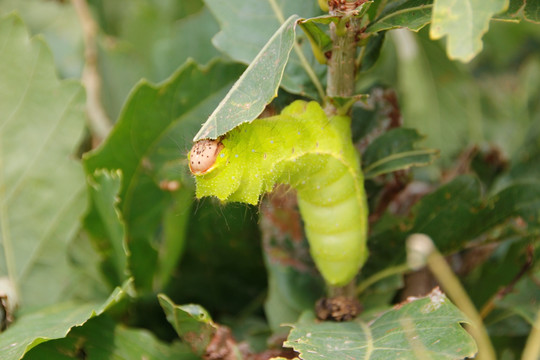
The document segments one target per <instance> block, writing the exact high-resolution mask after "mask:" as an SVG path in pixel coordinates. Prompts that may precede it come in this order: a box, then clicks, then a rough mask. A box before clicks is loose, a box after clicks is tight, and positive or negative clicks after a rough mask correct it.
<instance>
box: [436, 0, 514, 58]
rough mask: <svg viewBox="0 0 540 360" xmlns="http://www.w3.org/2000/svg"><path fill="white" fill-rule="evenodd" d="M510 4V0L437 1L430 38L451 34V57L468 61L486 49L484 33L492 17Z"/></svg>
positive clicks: (448, 42)
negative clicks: (483, 47)
mask: <svg viewBox="0 0 540 360" xmlns="http://www.w3.org/2000/svg"><path fill="white" fill-rule="evenodd" d="M507 7H508V0H484V1H474V0H466V1H461V2H456V1H453V0H435V1H434V6H433V20H432V24H431V28H430V37H431V38H432V39H440V38H442V37H443V36H445V35H448V39H447V45H446V52H447V54H448V57H450V58H451V59H458V60H461V61H463V62H468V61H470V60H471V59H472V58H473V57H474V56H475V55H476V54H478V53H479V52H480V50H482V36H483V35H484V33H485V32H487V30H488V27H489V21H490V20H491V18H492V17H493V16H494V15H495V14H497V13H499V12H502V11H504V10H506V8H507Z"/></svg>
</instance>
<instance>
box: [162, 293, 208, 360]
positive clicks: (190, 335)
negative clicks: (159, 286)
mask: <svg viewBox="0 0 540 360" xmlns="http://www.w3.org/2000/svg"><path fill="white" fill-rule="evenodd" d="M158 299H159V303H160V305H161V307H162V308H163V310H164V311H165V314H166V315H167V320H168V321H169V322H170V323H171V325H172V326H173V327H174V329H175V330H176V332H177V333H178V335H179V336H180V338H181V339H182V340H183V341H184V342H186V343H188V344H189V346H190V347H191V348H192V350H193V352H195V353H196V354H197V355H202V354H204V352H205V351H206V348H207V347H208V344H210V341H211V340H212V338H213V336H214V334H215V333H216V331H217V328H218V327H217V325H216V324H214V322H213V321H212V318H211V317H210V315H209V314H208V312H207V311H206V310H205V309H204V308H203V307H202V306H199V305H194V304H189V305H176V304H174V303H173V302H172V301H171V299H169V298H168V297H167V296H165V295H163V294H161V295H158Z"/></svg>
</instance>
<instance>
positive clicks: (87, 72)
mask: <svg viewBox="0 0 540 360" xmlns="http://www.w3.org/2000/svg"><path fill="white" fill-rule="evenodd" d="M72 2H73V6H74V7H75V11H76V12H77V16H78V18H79V21H80V23H81V27H82V31H83V38H84V69H83V73H82V83H83V85H84V87H85V88H86V112H87V114H88V120H89V123H90V124H89V126H90V129H91V131H92V134H93V135H94V136H95V137H96V138H97V142H98V143H99V142H101V141H102V140H103V139H105V138H106V137H107V135H108V134H109V132H110V131H111V128H112V125H111V121H110V120H109V118H108V116H107V114H106V113H105V110H104V109H103V106H102V104H101V77H100V74H99V71H98V62H97V53H98V51H97V44H96V36H97V31H98V27H97V24H96V22H95V21H94V19H93V18H92V15H91V14H90V9H89V7H88V4H87V2H86V0H72Z"/></svg>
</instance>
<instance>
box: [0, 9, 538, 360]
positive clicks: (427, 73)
mask: <svg viewBox="0 0 540 360" xmlns="http://www.w3.org/2000/svg"><path fill="white" fill-rule="evenodd" d="M74 3H75V2H70V1H43V0H25V1H16V0H0V48H1V49H2V51H0V114H1V115H0V354H1V355H0V358H2V359H4V358H5V359H6V360H11V359H21V358H24V359H53V360H54V359H73V358H86V359H133V358H141V357H144V358H146V359H186V360H188V359H189V360H191V359H200V358H201V357H202V356H203V355H202V354H204V353H205V352H207V351H210V352H211V353H210V354H208V353H206V355H205V356H214V358H219V356H223V354H224V353H228V354H234V356H235V357H236V358H237V359H240V354H242V357H243V358H244V359H249V358H255V357H257V356H267V355H268V354H269V353H272V354H276V356H277V354H278V350H277V349H281V347H282V345H283V340H284V339H285V338H286V337H287V335H288V338H287V340H286V341H285V345H287V346H290V347H292V348H294V349H296V350H297V351H298V353H299V354H300V355H299V357H300V358H301V359H306V360H307V359H322V358H338V357H340V356H341V357H343V356H344V355H349V356H351V357H355V358H356V357H360V356H365V355H366V354H365V353H364V350H367V351H370V357H371V358H395V357H398V356H400V357H402V358H411V359H412V358H422V356H428V357H431V358H441V359H443V358H463V357H465V356H472V355H473V354H474V352H475V351H476V350H475V349H476V346H475V344H474V342H473V341H472V339H471V337H470V336H469V335H468V334H467V333H466V332H465V331H464V330H463V327H462V325H461V324H464V323H467V322H468V320H467V319H466V318H465V317H464V316H463V315H462V313H461V312H460V311H459V310H458V309H457V308H456V307H455V306H454V305H452V303H450V301H449V300H448V299H447V298H446V297H445V296H444V295H442V294H440V293H436V292H433V293H431V294H430V295H429V296H427V297H419V298H417V299H416V300H414V301H413V300H411V299H409V301H404V300H405V298H406V296H407V295H408V294H410V291H411V290H412V289H415V288H416V286H417V285H422V286H424V287H426V288H427V290H428V291H429V289H431V288H432V282H430V281H426V282H421V281H418V280H414V279H417V278H418V274H417V273H411V272H410V271H409V270H406V269H407V266H406V264H404V262H405V259H406V249H405V239H406V238H407V236H409V235H410V234H412V233H416V232H422V233H425V234H427V235H429V236H430V237H431V238H432V239H433V241H434V243H435V245H436V247H437V248H438V250H439V251H440V252H442V253H443V254H444V255H446V256H447V258H448V259H449V261H451V262H452V266H453V269H454V270H455V272H456V274H457V275H458V276H459V278H460V280H461V281H462V283H463V284H464V286H465V288H466V290H467V293H468V296H469V297H470V298H471V300H472V302H473V303H474V304H475V306H476V307H477V308H478V309H481V310H482V314H483V315H484V316H485V318H484V325H485V327H486V328H487V330H488V332H489V334H490V336H491V339H492V342H493V343H494V345H495V349H496V351H497V356H498V357H500V358H519V357H520V356H521V354H522V352H523V351H524V347H525V346H526V343H527V340H529V341H530V342H532V343H535V342H538V339H535V338H530V339H528V337H529V336H530V333H531V327H532V326H533V324H534V323H535V321H536V322H538V320H537V317H538V313H539V304H538V297H539V294H538V289H539V287H538V276H539V274H540V273H539V266H538V262H535V261H534V259H535V258H537V257H538V256H539V249H540V247H539V243H538V234H539V231H540V224H539V222H540V183H539V182H538V176H539V175H540V173H539V169H540V166H539V160H538V159H539V158H540V143H539V141H538V139H539V138H540V126H538V124H540V103H539V102H538V101H537V100H538V98H539V96H540V90H539V89H540V60H539V59H540V52H539V51H538V49H539V46H538V45H539V44H540V32H539V31H538V25H537V23H539V22H540V19H539V14H540V11H539V6H540V5H539V2H538V1H525V0H510V1H508V2H506V1H503V0H490V1H465V2H455V3H452V2H449V1H446V0H435V1H431V0H399V1H398V0H396V1H393V0H392V1H390V0H389V1H382V0H376V1H368V2H366V3H365V4H363V5H362V6H361V7H359V8H358V9H356V10H355V12H353V13H352V14H350V17H347V18H345V19H344V18H343V17H342V15H343V13H340V12H339V11H338V12H336V13H333V14H322V13H321V11H320V8H319V4H318V1H316V0H313V1H311V2H306V1H303V0H290V1H274V0H271V1H262V2H261V1H258V0H248V1H245V0H233V1H230V0H227V1H224V0H204V1H203V0H194V1H177V0H160V1H158V2H152V1H147V0H116V1H104V0H88V1H85V2H83V3H87V5H88V6H89V9H88V11H89V12H88V14H87V15H90V17H89V19H93V21H94V22H95V23H94V24H93V25H95V26H96V27H95V29H96V30H97V31H96V32H95V33H93V35H94V37H93V38H92V36H88V35H92V34H89V32H88V31H89V29H92V28H91V27H86V26H84V27H83V26H81V25H82V24H83V23H82V22H81V17H80V14H79V13H78V12H77V11H76V10H75V7H74V5H73V4H74ZM463 5H466V6H463ZM13 12H15V13H13ZM21 19H22V20H21ZM299 19H301V20H299ZM298 20H299V21H298ZM348 20H352V21H353V22H354V21H357V22H358V26H359V28H360V29H362V31H361V32H359V33H358V34H357V35H358V36H356V37H351V38H354V39H356V40H358V44H357V45H358V49H357V50H358V51H357V53H356V54H355V55H356V58H355V59H354V63H355V66H356V68H357V73H356V74H355V76H354V77H353V76H350V77H349V79H351V81H354V85H355V86H354V88H355V92H354V93H352V94H348V95H345V96H342V97H339V98H338V97H334V98H332V99H329V98H327V96H326V93H325V84H326V72H327V70H328V66H332V65H328V63H329V62H328V59H331V56H332V55H333V54H332V51H333V50H334V51H336V49H334V48H333V46H334V41H335V35H336V34H335V33H332V30H331V29H332V28H333V27H336V28H337V29H338V30H339V31H346V28H347V27H346V26H345V23H346V22H347V21H348ZM23 22H24V23H23ZM84 24H85V25H89V24H88V23H84ZM90 25H92V24H90ZM296 25H298V26H300V27H301V28H302V30H301V31H300V30H298V29H297V28H296ZM407 29H408V30H412V31H413V32H410V31H408V30H407ZM488 30H489V31H488ZM29 34H31V35H29ZM34 35H37V36H34ZM32 36H33V37H32ZM441 37H442V38H443V40H442V41H434V39H435V38H441ZM88 41H90V42H88ZM92 45H93V46H95V49H96V50H97V53H96V54H95V56H96V57H93V56H94V55H92V54H91V52H87V51H86V50H88V49H87V48H85V47H87V46H88V47H92ZM87 56H88V57H87ZM473 58H474V60H472V61H470V60H471V59H473ZM96 59H97V62H96V61H95V60H96ZM451 59H459V60H461V61H462V62H455V61H452V60H451ZM330 63H332V62H330ZM246 65H249V67H248V68H247V70H246ZM84 67H89V68H92V67H94V70H96V74H97V76H98V78H97V80H100V81H101V89H99V88H98V89H97V90H98V91H99V90H101V93H98V99H99V100H100V101H101V103H102V105H103V107H104V109H105V112H106V115H107V117H108V118H109V119H111V120H110V122H111V125H114V126H113V130H112V131H111V133H110V134H109V136H107V138H106V139H104V141H103V143H101V144H99V143H98V142H99V136H97V134H93V133H92V130H91V129H92V128H93V127H92V126H88V124H90V123H91V122H93V121H94V117H93V115H92V112H91V111H88V112H87V113H85V109H90V110H91V109H92V108H93V106H95V105H94V104H92V102H91V101H87V100H86V97H85V94H84V90H83V86H81V84H80V82H81V81H83V84H84V86H85V87H86V92H87V93H88V95H89V96H88V98H89V99H91V98H92V97H91V96H90V95H93V94H94V91H95V90H96V89H95V88H93V87H92V85H91V83H89V82H87V80H88V79H87V78H84V80H83V79H82V74H83V68H84ZM86 75H87V73H86V72H85V76H86ZM348 75H351V74H348ZM62 78H69V79H70V80H61V79H62ZM94 80H95V79H94ZM98 84H99V83H98ZM235 84H236V85H235ZM298 99H301V100H316V101H317V102H319V104H320V105H321V108H322V109H323V110H324V111H325V112H326V115H325V119H326V117H328V118H332V116H336V114H339V115H344V114H347V115H351V116H350V118H351V123H352V124H351V125H352V127H351V130H352V131H351V132H352V135H353V137H352V138H353V142H354V151H356V150H358V154H359V155H360V156H359V157H360V158H361V159H362V161H361V164H362V171H363V172H364V174H365V176H366V182H365V191H366V195H367V200H368V204H369V213H370V216H369V234H368V239H367V246H368V248H369V256H368V258H367V262H366V263H365V264H364V266H363V268H362V271H361V273H360V274H359V275H358V279H357V281H356V282H353V283H351V285H350V286H349V287H348V288H346V289H344V288H337V289H336V288H332V289H331V290H332V291H334V292H338V293H339V291H342V292H346V293H348V294H351V293H354V294H355V295H357V298H358V299H359V300H360V301H361V302H362V305H363V307H364V312H363V313H362V314H361V315H360V317H359V318H357V319H356V320H353V321H350V322H343V323H338V322H328V321H315V320H314V318H313V314H312V311H313V307H314V303H315V302H316V301H317V299H319V298H320V297H322V296H323V294H324V291H325V290H327V289H325V288H324V283H323V280H322V277H321V275H320V273H319V272H318V271H317V269H316V267H315V264H314V262H313V259H312V258H311V256H310V253H309V251H310V248H309V246H310V245H309V244H308V242H307V241H306V239H305V235H306V233H307V235H308V236H309V227H310V224H309V221H308V218H309V216H306V213H305V212H303V214H300V213H299V212H298V207H299V205H298V203H297V198H296V196H295V194H296V191H293V190H290V189H283V188H279V189H276V191H274V192H273V193H271V194H269V195H266V196H264V197H263V198H262V201H261V202H260V204H259V205H258V206H257V207H253V206H244V205H239V204H227V205H222V204H218V203H217V201H213V200H211V199H203V200H196V198H195V186H194V181H193V178H192V176H191V174H189V171H188V159H187V153H188V151H189V148H190V147H191V145H192V139H193V138H194V136H195V134H197V132H198V131H199V134H198V135H197V137H196V138H205V137H212V138H218V137H219V138H221V139H222V140H223V141H224V142H225V143H226V142H227V139H229V141H233V142H234V141H237V140H235V139H234V138H233V135H234V134H235V131H236V132H237V131H238V129H245V128H247V127H249V126H251V125H256V124H257V122H259V120H255V119H256V118H257V117H259V116H261V117H269V116H274V115H275V114H279V113H281V112H282V110H283V109H284V108H285V107H286V106H288V105H290V104H291V103H293V102H294V101H295V100H298ZM85 106H86V108H85ZM351 109H352V112H350V113H349V110H351ZM341 118H345V117H341ZM273 119H275V120H276V121H277V120H280V119H281V120H283V119H282V115H277V116H274V118H273ZM281 120H280V121H281ZM205 121H207V122H206V125H204V126H203V127H202V129H201V124H203V123H205ZM306 121H307V120H306ZM249 123H251V124H249ZM314 123H316V120H315V119H311V124H310V125H311V126H313V125H314ZM85 124H87V126H86V128H85ZM310 125H306V126H305V128H306V129H307V128H308V127H309V126H310ZM334 125H335V124H334ZM209 128H211V129H210V130H209ZM345 128H346V129H345ZM261 129H262V128H261ZM276 129H277V130H279V129H281V132H282V133H283V134H281V133H280V132H279V131H277V132H276V131H275V130H276ZM264 130H265V131H260V132H259V133H257V134H256V143H257V144H259V145H260V144H261V143H264V142H265V140H269V138H267V137H268V136H272V137H276V136H278V135H279V136H281V137H283V138H285V139H289V140H290V139H291V138H292V135H294V131H288V130H287V129H286V126H281V128H280V127H279V126H278V124H276V127H275V128H274V129H264ZM326 130H327V131H320V132H318V133H317V134H316V135H313V136H312V139H310V140H315V141H316V142H319V143H320V144H323V142H324V141H325V139H326V140H328V138H329V137H331V134H330V131H328V130H329V128H326ZM334 130H335V129H334ZM289 133H290V134H289ZM282 135H283V136H282ZM341 135H342V136H345V137H346V138H347V141H348V138H349V137H350V136H349V128H348V126H347V127H345V126H344V129H343V132H342V133H341ZM290 141H293V142H295V144H294V146H299V145H300V142H299V141H297V140H295V139H293V140H290ZM237 143H238V145H239V147H238V148H237V150H238V153H239V156H240V155H241V156H244V155H249V150H251V147H250V146H251V145H250V144H243V143H242V144H240V141H237ZM288 145H289V147H292V146H293V144H292V143H289V144H288ZM270 150H272V149H268V148H265V152H266V153H270ZM351 151H353V148H352V146H351ZM339 152H340V151H339V150H335V149H334V150H332V151H331V152H330V153H331V155H332V156H333V157H339V156H341V155H340V154H339ZM278 155H279V154H278ZM291 156H292V155H290V154H287V155H286V156H285V158H286V160H290V159H291ZM319 157H320V154H319ZM316 158H317V156H314V157H313V158H310V159H309V160H312V161H311V162H310V163H309V166H308V164H303V165H305V166H304V167H303V168H302V169H300V166H299V165H298V164H296V165H294V164H292V162H291V161H286V162H287V165H288V167H289V168H288V169H286V171H284V172H282V173H283V174H287V175H291V174H293V173H294V175H295V176H293V177H298V178H299V176H301V175H302V174H300V172H299V170H309V168H310V166H311V168H313V166H314V164H315V163H316V162H317V161H316ZM351 159H352V160H351ZM356 159H357V155H356V152H354V156H349V160H350V161H349V162H350V164H349V165H348V166H349V168H355V169H356V167H359V166H360V163H359V162H357V161H356ZM251 160H253V159H251ZM324 165H328V166H324V169H322V170H324V171H326V172H327V173H326V175H325V176H323V178H324V179H327V180H328V179H329V178H330V177H331V176H330V173H331V172H332V171H333V169H334V168H333V167H331V166H330V165H332V164H331V163H325V164H324ZM256 166H257V162H256V161H250V163H249V164H248V165H247V167H246V168H245V169H246V171H247V172H248V174H251V175H253V174H252V173H253V170H254V168H256ZM317 169H318V170H321V169H320V168H317ZM322 170H321V171H322ZM358 171H359V170H358ZM304 174H305V172H304ZM248 178H249V176H248ZM294 180H298V179H294ZM296 182H298V181H296ZM225 185H227V183H225ZM323 188H325V189H326V186H323ZM266 190H272V186H267V187H266V188H265V191H264V192H266ZM256 193H257V195H256V196H255V197H256V201H259V200H260V199H259V195H260V194H261V191H260V189H259V190H258V191H257V192H256ZM300 193H302V191H301V190H300ZM350 193H351V194H352V193H354V191H350ZM317 194H318V193H317V192H313V191H309V192H306V194H304V195H303V194H300V208H302V206H303V205H302V201H303V200H302V198H303V197H304V198H309V199H312V198H314V197H316V196H317ZM256 201H255V200H253V201H252V202H256ZM332 210H333V209H332ZM335 215H336V214H334V211H330V212H328V213H327V215H326V216H325V219H324V220H325V221H332V220H334V216H335ZM337 215H339V216H342V215H343V213H339V212H338V213H337ZM302 216H304V217H305V218H302ZM318 222H319V223H320V224H322V223H323V221H318ZM304 225H307V226H306V230H304ZM261 240H262V241H261ZM329 248H339V246H336V245H335V244H333V246H329ZM351 252H354V251H351ZM411 279H413V280H411ZM354 286H357V288H356V290H355V289H354ZM443 290H445V289H444V286H443ZM425 293H426V292H424V294H425ZM417 294H419V293H417ZM451 300H452V301H454V300H455V299H454V298H451ZM396 302H397V303H398V304H396ZM456 303H457V302H456ZM177 304H190V305H177ZM205 309H206V310H205ZM302 314H304V315H302ZM285 323H286V324H288V326H283V324H285ZM223 325H226V326H228V327H230V329H231V331H230V332H229V331H228V330H227V328H226V327H225V326H223ZM224 334H225V335H224ZM410 334H413V335H410ZM232 335H234V338H233V337H232ZM409 335H410V336H409ZM240 342H243V343H242V344H240ZM239 344H240V345H239ZM479 346H480V344H479ZM398 348H399V349H400V350H398V351H399V354H396V351H397V350H396V349H398ZM268 351H269V352H268ZM527 351H531V349H530V348H529V349H528V350H527ZM263 352H264V354H262V353H263ZM336 352H338V354H337V353H336ZM480 352H482V350H481V349H480ZM289 355H290V354H287V353H286V352H281V353H279V356H280V357H279V358H282V359H284V358H290V356H289ZM479 355H481V354H479ZM479 355H478V356H479Z"/></svg>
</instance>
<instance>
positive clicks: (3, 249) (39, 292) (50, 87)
mask: <svg viewBox="0 0 540 360" xmlns="http://www.w3.org/2000/svg"><path fill="white" fill-rule="evenodd" d="M0 42H1V43H2V46H3V51H2V53H3V54H10V55H9V56H2V57H0V112H1V113H2V114H3V115H2V117H1V119H0V128H1V132H0V166H1V172H0V201H1V205H0V219H1V220H0V221H1V228H2V241H1V242H0V274H1V276H6V277H8V278H9V281H10V282H11V284H12V286H13V287H14V288H16V289H17V292H18V302H19V303H20V304H23V305H24V306H37V305H48V304H54V303H55V302H58V301H60V300H61V299H63V298H64V296H65V295H64V294H65V292H67V290H68V289H69V287H70V286H73V281H74V277H70V276H67V277H66V275H68V274H70V272H71V271H72V268H71V264H70V261H69V258H68V246H69V243H70V241H71V239H72V238H73V237H74V235H75V234H76V232H77V230H78V229H79V227H80V224H79V217H80V216H81V215H82V212H83V211H84V203H85V197H86V193H85V191H84V175H83V171H82V167H81V165H80V163H79V162H78V161H76V160H75V159H72V158H71V156H72V154H73V152H74V148H75V146H76V145H77V144H78V142H79V141H80V139H81V136H82V133H83V129H84V119H83V117H84V92H83V89H82V87H81V86H80V84H78V83H77V82H75V81H64V82H60V81H58V79H57V78H56V74H55V70H54V64H53V60H52V56H51V53H50V51H49V50H48V48H47V45H46V44H45V42H44V41H43V40H42V39H32V40H29V38H28V33H27V31H26V29H25V28H24V25H23V24H22V22H21V20H20V18H19V17H17V16H16V15H11V16H7V17H2V18H1V20H0ZM44 149H47V151H44ZM58 278H64V279H65V281H61V282H60V281H50V280H48V279H58Z"/></svg>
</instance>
